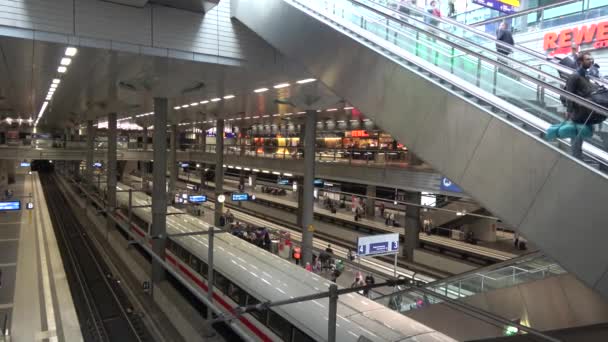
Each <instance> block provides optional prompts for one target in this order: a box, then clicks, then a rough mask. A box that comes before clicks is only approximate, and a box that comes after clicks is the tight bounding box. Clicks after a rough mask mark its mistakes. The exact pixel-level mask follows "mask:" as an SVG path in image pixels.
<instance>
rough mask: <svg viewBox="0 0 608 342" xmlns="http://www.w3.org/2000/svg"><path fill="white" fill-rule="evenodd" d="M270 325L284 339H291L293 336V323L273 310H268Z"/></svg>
mask: <svg viewBox="0 0 608 342" xmlns="http://www.w3.org/2000/svg"><path fill="white" fill-rule="evenodd" d="M268 326H269V327H270V329H271V330H272V331H274V332H275V333H276V334H277V335H278V336H280V337H281V339H282V340H283V341H289V339H290V338H291V323H289V322H288V321H287V320H285V319H284V318H283V317H281V316H280V315H279V314H278V313H276V312H274V311H272V310H269V311H268Z"/></svg>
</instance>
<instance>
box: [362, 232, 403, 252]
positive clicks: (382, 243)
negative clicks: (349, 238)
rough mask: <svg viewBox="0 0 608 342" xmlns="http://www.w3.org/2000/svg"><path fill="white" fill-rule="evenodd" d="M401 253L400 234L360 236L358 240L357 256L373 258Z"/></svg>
mask: <svg viewBox="0 0 608 342" xmlns="http://www.w3.org/2000/svg"><path fill="white" fill-rule="evenodd" d="M398 252H399V234H397V233H395V234H382V235H370V236H360V237H359V238H358V239H357V255H358V256H373V255H385V254H394V253H398Z"/></svg>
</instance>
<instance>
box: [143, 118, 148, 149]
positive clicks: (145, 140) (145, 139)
mask: <svg viewBox="0 0 608 342" xmlns="http://www.w3.org/2000/svg"><path fill="white" fill-rule="evenodd" d="M141 135H142V137H141V147H142V149H143V150H144V151H147V150H148V125H146V124H144V125H143V130H142V132H141Z"/></svg>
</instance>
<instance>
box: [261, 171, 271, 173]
mask: <svg viewBox="0 0 608 342" xmlns="http://www.w3.org/2000/svg"><path fill="white" fill-rule="evenodd" d="M262 172H263V173H270V171H268V170H262Z"/></svg>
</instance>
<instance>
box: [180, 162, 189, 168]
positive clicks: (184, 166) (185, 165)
mask: <svg viewBox="0 0 608 342" xmlns="http://www.w3.org/2000/svg"><path fill="white" fill-rule="evenodd" d="M181 166H182V168H184V169H185V168H187V167H189V166H190V164H188V163H182V165H181Z"/></svg>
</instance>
